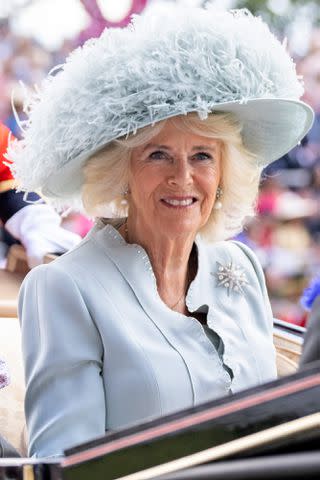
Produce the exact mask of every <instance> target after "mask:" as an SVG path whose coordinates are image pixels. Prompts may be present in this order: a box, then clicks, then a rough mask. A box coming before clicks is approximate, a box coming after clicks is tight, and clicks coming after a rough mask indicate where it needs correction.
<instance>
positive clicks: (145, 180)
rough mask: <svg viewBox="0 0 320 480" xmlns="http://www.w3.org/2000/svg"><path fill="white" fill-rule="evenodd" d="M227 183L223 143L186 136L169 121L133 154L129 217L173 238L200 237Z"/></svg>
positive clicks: (146, 227) (141, 226)
mask: <svg viewBox="0 0 320 480" xmlns="http://www.w3.org/2000/svg"><path fill="white" fill-rule="evenodd" d="M220 177H221V146H220V142H219V141H218V140H214V139H210V138H207V137H203V136H199V135H194V134H191V133H184V132H182V131H181V130H179V129H178V128H177V127H175V126H174V124H173V123H172V122H170V120H169V121H167V122H166V124H165V126H164V127H163V129H162V130H161V132H160V133H159V134H158V135H157V136H155V137H153V139H152V140H151V141H150V142H148V143H146V144H144V145H142V146H139V147H136V148H134V149H133V152H132V157H131V168H130V173H129V190H130V197H129V198H130V201H129V217H130V218H134V221H135V223H136V225H137V227H138V228H140V230H141V229H143V228H145V229H148V228H149V229H150V228H151V229H152V230H153V231H154V232H159V233H160V232H161V233H162V234H166V235H168V236H179V235H184V234H187V235H188V234H196V233H197V232H198V230H199V229H200V228H201V227H203V226H204V225H205V224H206V222H207V220H208V218H209V216H210V213H211V210H212V208H213V205H214V203H215V199H216V192H217V187H218V185H219V182H220Z"/></svg>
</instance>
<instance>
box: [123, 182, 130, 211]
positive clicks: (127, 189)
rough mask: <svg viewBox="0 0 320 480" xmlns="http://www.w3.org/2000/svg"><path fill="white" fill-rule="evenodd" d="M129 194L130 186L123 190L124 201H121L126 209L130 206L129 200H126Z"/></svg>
mask: <svg viewBox="0 0 320 480" xmlns="http://www.w3.org/2000/svg"><path fill="white" fill-rule="evenodd" d="M128 193H129V187H128V185H127V186H126V188H125V189H124V190H123V192H122V200H121V205H123V206H124V207H126V206H127V205H128V200H127V198H126V196H127V195H128Z"/></svg>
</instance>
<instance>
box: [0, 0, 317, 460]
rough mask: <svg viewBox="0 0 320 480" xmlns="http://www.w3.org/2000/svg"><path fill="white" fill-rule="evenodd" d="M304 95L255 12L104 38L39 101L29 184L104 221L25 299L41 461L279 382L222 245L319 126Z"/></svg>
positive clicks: (32, 281) (30, 281) (20, 146)
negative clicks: (280, 163)
mask: <svg viewBox="0 0 320 480" xmlns="http://www.w3.org/2000/svg"><path fill="white" fill-rule="evenodd" d="M301 94H302V87H301V85H300V83H299V81H298V79H297V76H296V73H295V68H294V65H293V63H292V62H291V60H290V58H289V57H288V55H287V53H286V51H285V49H284V47H283V46H282V45H281V44H280V43H279V42H278V41H277V40H276V39H275V38H274V37H273V35H272V34H271V33H270V32H269V30H268V28H267V26H266V25H265V24H263V23H262V22H261V21H260V20H259V19H256V18H254V17H252V16H251V15H250V14H249V13H248V12H231V13H226V12H225V13H218V12H216V11H215V10H214V9H212V8H209V9H208V10H202V9H198V8H186V7H178V6H172V7H170V8H169V7H168V9H167V12H165V13H163V14H161V15H158V16H157V17H153V16H152V14H149V15H146V16H145V17H143V16H142V17H140V18H136V19H135V21H134V27H133V28H129V29H123V30H116V29H115V30H107V31H105V32H104V34H103V35H102V36H101V37H100V38H99V39H97V40H95V41H91V42H89V43H88V44H87V45H86V46H85V47H84V48H83V49H81V50H77V51H76V52H74V53H73V55H72V56H71V57H70V58H69V60H68V61H67V63H66V65H65V66H64V68H63V70H62V71H61V72H60V73H59V74H57V75H56V76H55V77H53V78H48V80H47V81H46V82H45V83H44V85H43V87H42V91H41V93H40V94H39V93H38V94H37V95H38V96H37V98H35V99H31V103H30V105H29V107H28V108H29V112H30V119H29V122H27V124H26V125H25V133H24V139H23V140H22V141H20V142H19V143H15V144H13V145H12V146H11V148H10V152H9V153H10V155H11V158H12V159H13V161H14V163H15V166H14V171H15V174H16V176H17V178H18V180H19V181H20V186H21V188H22V189H24V190H27V191H28V190H30V189H36V190H37V191H40V192H41V193H42V195H44V196H45V197H46V198H48V199H51V201H52V202H53V203H54V204H55V205H57V206H61V205H64V204H72V205H75V206H78V207H82V206H84V208H85V210H86V211H87V212H88V213H89V214H90V215H94V216H96V217H98V219H97V223H96V226H95V227H94V228H93V230H92V231H91V232H90V233H89V234H88V236H87V237H86V238H85V239H84V240H83V241H82V242H81V244H80V245H79V246H77V247H76V248H75V249H73V250H72V251H71V252H69V253H67V254H66V255H64V256H63V257H61V258H59V259H58V260H56V261H55V262H53V263H52V264H49V265H43V266H40V267H37V268H36V269H34V270H33V271H32V272H31V273H30V274H29V275H28V277H27V278H26V280H25V282H24V285H23V288H22V291H21V295H20V318H21V322H22V336H23V354H24V361H25V372H26V387H27V392H26V416H27V424H28V431H29V442H30V443H29V449H30V454H31V455H36V456H50V455H59V454H62V452H63V450H64V449H65V448H67V447H71V446H73V445H75V444H79V443H81V442H84V441H87V440H89V439H92V438H94V437H97V436H99V435H103V434H104V432H105V430H114V429H117V428H120V427H124V426H128V425H131V424H134V423H137V422H142V421H144V420H147V419H150V418H154V417H157V416H161V415H166V414H169V413H171V412H174V411H177V410H179V409H183V408H187V407H191V406H193V405H197V404H199V403H201V402H205V401H207V400H211V399H214V398H217V397H219V396H223V395H228V394H230V393H233V392H237V391H239V390H241V389H244V388H247V387H250V386H253V385H256V384H260V383H262V382H265V381H268V380H271V379H273V378H275V377H276V365H275V350H274V347H273V341H272V313H271V309H270V305H269V301H268V296H267V291H266V287H265V283H264V277H263V273H262V270H261V268H260V266H259V264H258V263H257V260H256V259H255V257H254V255H253V254H252V252H251V251H250V250H249V249H248V248H247V247H245V246H243V245H241V244H240V243H237V242H234V241H225V240H226V239H228V238H230V237H232V236H233V235H234V234H236V233H237V232H239V231H240V230H241V229H242V226H243V222H244V218H245V217H246V216H248V215H251V214H252V213H253V206H254V202H255V198H256V195H257V191H258V184H259V175H260V172H261V169H262V167H263V166H264V165H266V164H267V163H269V162H271V161H273V160H275V159H277V158H278V157H280V156H281V155H283V154H284V153H285V152H287V151H288V150H290V149H291V148H292V147H293V146H294V145H295V144H296V143H297V142H298V141H299V140H300V139H301V138H302V137H303V136H304V134H305V133H306V131H307V130H308V129H309V127H310V125H311V123H312V118H313V115H312V111H311V109H310V108H309V107H308V106H307V105H305V104H304V103H302V102H300V101H299V97H300V95H301ZM31 166H32V168H30V167H31ZM111 214H112V216H113V217H114V219H113V220H112V222H111V221H109V220H106V217H110V215H111Z"/></svg>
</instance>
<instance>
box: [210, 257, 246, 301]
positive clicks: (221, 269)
mask: <svg viewBox="0 0 320 480" xmlns="http://www.w3.org/2000/svg"><path fill="white" fill-rule="evenodd" d="M217 265H218V271H217V272H215V273H214V274H212V275H215V276H216V278H217V280H218V284H217V286H218V287H224V288H226V289H227V293H228V296H229V295H230V292H231V291H234V292H238V293H243V288H242V287H243V286H244V285H248V284H249V282H248V280H247V277H246V274H245V272H244V270H243V269H242V268H241V267H240V265H234V264H233V263H232V262H230V263H228V264H227V265H222V263H220V262H217Z"/></svg>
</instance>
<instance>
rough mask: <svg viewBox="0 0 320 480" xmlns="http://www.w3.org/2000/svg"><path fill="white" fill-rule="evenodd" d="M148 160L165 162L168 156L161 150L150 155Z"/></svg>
mask: <svg viewBox="0 0 320 480" xmlns="http://www.w3.org/2000/svg"><path fill="white" fill-rule="evenodd" d="M149 158H151V160H165V159H166V158H168V154H167V153H166V152H163V151H162V150H156V151H155V152H152V153H150V155H149Z"/></svg>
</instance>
